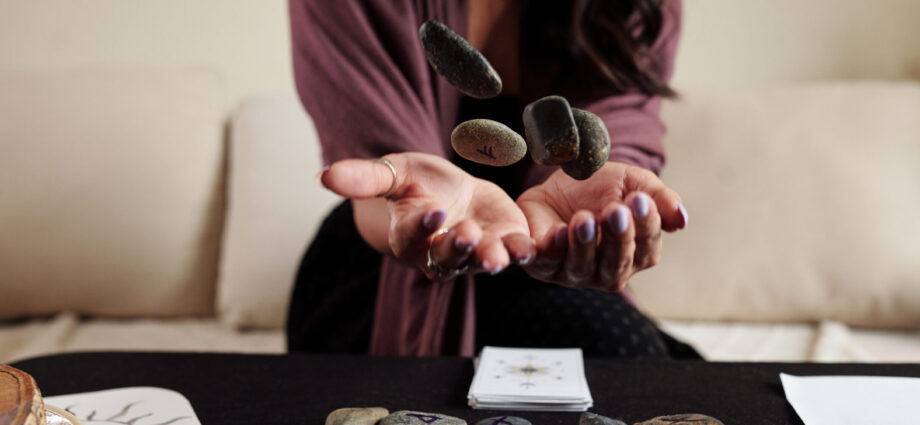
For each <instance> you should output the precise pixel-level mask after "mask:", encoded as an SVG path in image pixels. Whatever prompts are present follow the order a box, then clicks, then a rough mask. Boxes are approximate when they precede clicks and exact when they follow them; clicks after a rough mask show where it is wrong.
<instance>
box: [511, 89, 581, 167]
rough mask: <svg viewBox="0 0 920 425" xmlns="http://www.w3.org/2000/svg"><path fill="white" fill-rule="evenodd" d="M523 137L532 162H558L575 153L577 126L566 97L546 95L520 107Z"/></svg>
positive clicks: (569, 158)
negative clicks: (521, 109)
mask: <svg viewBox="0 0 920 425" xmlns="http://www.w3.org/2000/svg"><path fill="white" fill-rule="evenodd" d="M524 139H525V140H526V141H527V148H528V149H530V156H531V157H532V158H533V160H534V162H536V163H537V164H543V165H560V164H565V163H566V162H569V161H572V160H574V159H575V158H577V157H578V127H577V126H576V125H575V117H574V116H573V115H572V108H571V107H570V106H569V101H567V100H565V98H564V97H562V96H546V97H544V98H542V99H540V100H537V101H536V102H533V103H531V104H529V105H527V107H525V108H524Z"/></svg>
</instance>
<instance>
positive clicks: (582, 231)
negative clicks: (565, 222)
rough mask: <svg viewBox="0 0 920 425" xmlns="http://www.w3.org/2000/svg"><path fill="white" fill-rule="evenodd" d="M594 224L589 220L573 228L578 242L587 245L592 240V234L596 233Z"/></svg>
mask: <svg viewBox="0 0 920 425" xmlns="http://www.w3.org/2000/svg"><path fill="white" fill-rule="evenodd" d="M595 226H596V223H595V222H594V218H593V217H592V218H589V219H587V220H585V221H584V222H582V223H581V224H579V225H578V227H576V228H575V234H576V235H577V236H578V241H579V242H581V243H588V242H591V241H593V240H594V234H595V233H597V232H596V229H595Z"/></svg>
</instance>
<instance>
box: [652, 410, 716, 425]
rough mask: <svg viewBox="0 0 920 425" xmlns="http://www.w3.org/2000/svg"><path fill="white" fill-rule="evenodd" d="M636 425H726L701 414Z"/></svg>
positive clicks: (663, 417) (668, 417) (677, 416)
mask: <svg viewBox="0 0 920 425" xmlns="http://www.w3.org/2000/svg"><path fill="white" fill-rule="evenodd" d="M635 425H725V424H723V423H722V421H720V420H718V419H716V418H713V417H712V416H706V415H701V414H699V413H684V414H681V415H669V416H659V417H657V418H652V419H649V420H647V421H644V422H638V423H636V424H635Z"/></svg>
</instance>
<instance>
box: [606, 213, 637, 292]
mask: <svg viewBox="0 0 920 425" xmlns="http://www.w3.org/2000/svg"><path fill="white" fill-rule="evenodd" d="M601 217H604V220H603V224H602V225H601V243H600V247H599V253H598V254H597V255H598V256H599V257H600V260H599V261H598V277H599V279H600V283H601V284H602V286H603V287H604V289H608V290H613V291H622V290H623V289H625V288H626V283H627V281H628V280H629V277H630V275H632V267H633V256H634V254H635V251H636V239H635V238H636V228H635V225H634V224H633V220H632V218H631V217H632V213H631V212H630V210H629V208H628V207H626V206H625V205H623V204H620V203H611V204H610V205H608V206H607V207H606V208H604V210H603V211H602V213H601Z"/></svg>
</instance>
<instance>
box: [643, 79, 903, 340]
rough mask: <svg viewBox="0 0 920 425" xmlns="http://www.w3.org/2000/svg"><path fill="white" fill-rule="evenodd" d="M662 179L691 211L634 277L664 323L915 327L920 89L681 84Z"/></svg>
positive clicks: (671, 109) (671, 111)
mask: <svg viewBox="0 0 920 425" xmlns="http://www.w3.org/2000/svg"><path fill="white" fill-rule="evenodd" d="M682 98H683V100H682V101H680V102H671V103H668V104H667V105H666V106H665V108H664V110H663V116H664V119H665V121H666V123H667V125H668V127H669V129H668V136H667V146H668V149H669V152H670V156H669V161H668V166H667V167H666V171H665V173H664V174H663V179H664V180H665V182H666V183H668V184H669V185H670V186H672V187H673V188H674V189H675V190H677V191H678V193H680V194H681V196H682V197H683V200H684V201H685V204H686V206H687V209H688V210H689V213H690V223H689V226H688V228H687V229H686V230H685V231H682V232H679V233H678V234H676V235H669V236H666V237H665V240H664V255H663V258H662V261H661V263H660V264H659V265H658V266H657V267H655V268H654V269H652V270H649V271H647V272H643V273H640V274H639V275H637V276H636V277H635V278H634V279H633V281H632V282H631V287H632V288H633V291H634V294H635V296H636V299H637V301H638V303H639V304H640V305H641V306H642V307H643V308H644V309H645V310H646V311H647V312H649V313H651V314H652V315H653V316H655V317H658V318H670V319H702V320H749V321H783V322H790V321H795V322H814V321H821V320H833V321H839V322H842V323H847V324H855V325H863V326H870V327H889V326H891V327H895V326H902V327H906V326H914V327H916V326H917V325H918V324H920V220H918V212H920V166H918V165H920V143H918V141H920V119H918V117H920V84H916V83H872V82H864V83H840V84H834V83H826V84H812V85H800V86H786V87H783V88H775V89H748V90H737V91H727V90H723V91H717V90H711V91H702V90H697V91H694V90H683V96H682Z"/></svg>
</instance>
